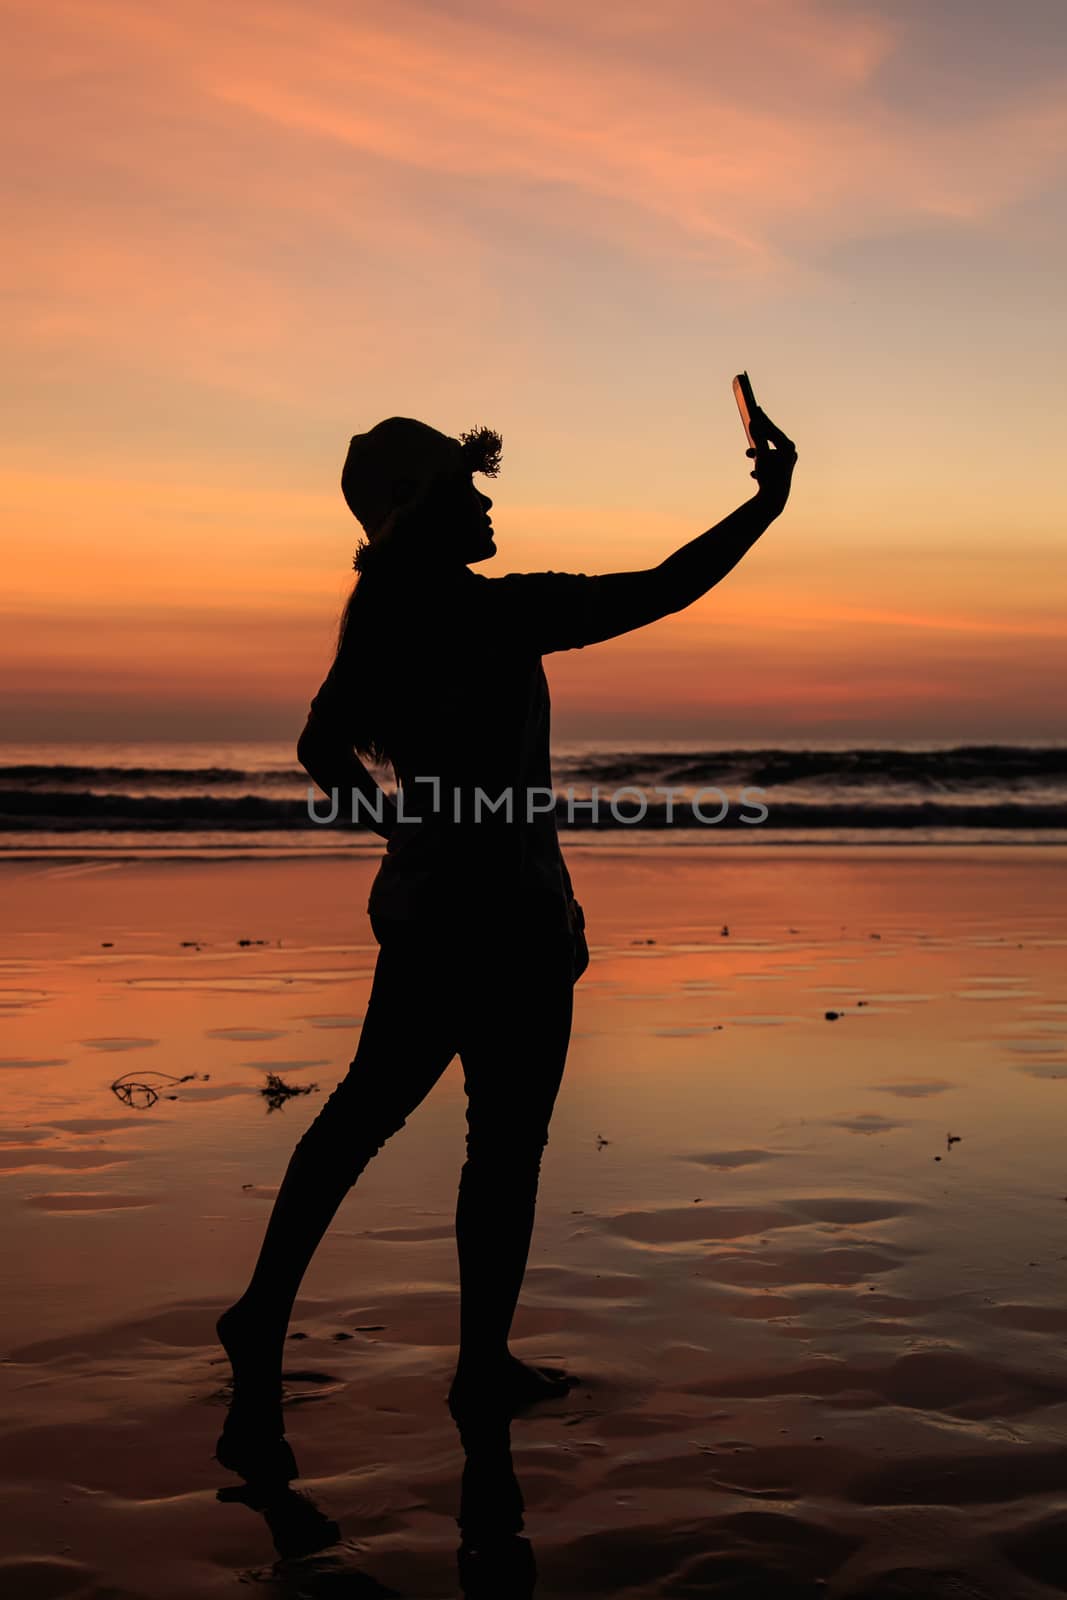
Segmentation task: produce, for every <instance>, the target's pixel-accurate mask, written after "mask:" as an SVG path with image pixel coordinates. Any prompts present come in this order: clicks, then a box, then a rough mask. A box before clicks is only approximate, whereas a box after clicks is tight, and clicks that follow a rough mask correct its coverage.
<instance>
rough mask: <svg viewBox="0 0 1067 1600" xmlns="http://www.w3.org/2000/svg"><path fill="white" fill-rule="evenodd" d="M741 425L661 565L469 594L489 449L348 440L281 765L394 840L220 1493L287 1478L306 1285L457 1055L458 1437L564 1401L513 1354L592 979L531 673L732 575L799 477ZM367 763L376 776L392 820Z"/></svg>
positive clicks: (236, 1368) (402, 434)
mask: <svg viewBox="0 0 1067 1600" xmlns="http://www.w3.org/2000/svg"><path fill="white" fill-rule="evenodd" d="M755 420H756V435H757V438H758V439H759V447H758V448H757V449H756V450H754V451H753V450H750V451H749V452H748V454H749V455H750V456H751V455H754V456H755V463H754V472H753V476H754V477H755V478H756V479H757V484H758V488H757V492H756V493H755V494H754V495H753V496H752V497H751V498H749V499H748V500H746V501H745V502H744V503H743V504H742V505H741V506H739V507H738V508H737V510H735V511H732V512H731V513H730V514H729V516H727V517H726V518H724V519H723V521H722V522H720V523H719V524H718V525H717V526H716V527H713V528H711V529H710V530H709V531H708V532H707V533H703V534H701V535H700V536H699V537H698V538H696V539H694V540H693V541H692V542H691V543H689V544H687V545H685V546H683V547H682V548H681V549H679V550H677V551H675V552H674V554H673V555H670V556H668V557H667V559H666V560H665V561H663V562H662V563H661V564H660V565H659V566H657V567H652V568H649V569H648V570H647V571H641V572H616V573H610V574H607V575H605V576H601V577H585V576H584V575H580V574H573V573H557V572H537V573H522V574H511V575H508V576H505V577H501V578H487V577H485V576H483V575H481V574H478V573H475V572H473V571H472V570H471V568H472V566H473V565H475V564H476V563H478V562H481V561H484V560H486V559H487V558H488V557H490V556H492V555H494V554H495V553H496V546H495V544H494V542H493V530H492V523H491V522H490V519H489V514H488V513H489V508H490V506H491V505H492V501H491V500H490V499H489V497H488V496H487V495H484V494H482V493H481V492H480V491H479V490H478V489H477V488H476V487H475V484H474V482H473V473H474V472H476V471H480V472H484V473H487V474H489V475H495V473H496V471H497V469H498V465H499V454H500V440H499V437H498V436H497V435H496V434H493V433H492V432H490V430H488V429H482V430H481V431H480V432H475V433H470V434H466V435H464V436H463V438H462V440H459V439H452V438H448V437H447V436H446V435H444V434H441V433H438V432H437V431H436V430H435V429H433V428H429V427H426V426H425V425H424V424H423V423H420V422H415V421H412V420H410V419H408V418H404V417H392V418H390V419H389V420H388V421H385V422H381V423H379V424H378V425H377V426H376V427H374V428H372V429H371V430H370V431H369V432H368V433H365V434H360V435H357V437H356V438H354V439H353V440H352V443H351V446H350V448H349V452H348V458H347V460H346V463H345V468H344V473H343V477H342V489H343V492H344V495H345V498H346V500H347V502H348V504H349V506H350V508H351V509H352V511H353V512H354V514H355V515H356V517H357V518H358V519H359V521H360V522H361V523H362V525H363V528H364V530H365V533H366V540H365V542H364V543H363V544H362V546H361V548H360V550H359V553H358V555H357V558H356V567H357V570H358V574H359V576H358V578H357V581H356V585H355V588H354V590H353V593H352V596H351V599H350V600H349V603H348V606H347V608H346V611H345V616H344V618H343V621H342V628H341V636H340V640H339V644H338V649H337V655H336V659H335V660H334V663H333V666H332V667H331V669H330V671H329V673H328V675H327V677H326V680H325V682H324V683H323V684H322V686H321V688H320V689H319V691H318V693H317V694H316V696H315V698H314V700H313V701H312V703H311V712H310V715H309V717H308V721H307V725H306V727H305V729H304V731H303V733H302V734H301V737H300V741H299V745H298V755H299V758H300V760H301V762H302V764H303V765H304V767H305V768H306V770H307V771H308V773H309V774H310V775H311V776H312V778H313V779H314V781H315V783H316V784H318V785H319V787H320V788H321V789H323V790H324V791H325V792H326V793H330V792H331V791H333V790H337V791H339V792H340V805H341V812H342V815H348V813H349V801H350V796H351V797H353V798H356V799H358V802H359V803H360V804H361V805H362V806H363V811H362V814H363V815H364V816H365V817H369V818H370V820H371V825H372V826H373V827H375V829H376V831H377V832H379V833H380V834H381V835H382V836H383V837H384V838H385V839H386V841H387V848H386V852H385V856H384V858H383V861H382V864H381V867H380V869H379V872H378V874H377V876H376V878H375V880H374V885H373V887H372V889H371V894H370V901H369V907H368V909H369V911H370V917H371V924H372V927H373V930H374V933H375V937H376V938H377V940H378V943H379V953H378V959H377V965H376V968H375V973H374V981H373V985H372V989H371V995H370V999H369V1002H368V1006H367V1013H366V1017H365V1019H364V1022H363V1027H362V1031H361V1034H360V1039H359V1044H358V1048H357V1050H356V1054H355V1058H354V1060H353V1061H352V1063H351V1066H350V1067H349V1069H348V1073H347V1076H346V1077H345V1078H344V1079H343V1080H342V1081H341V1082H340V1083H339V1084H338V1086H337V1088H336V1089H335V1090H334V1092H333V1094H332V1095H331V1096H330V1097H329V1099H328V1100H327V1102H326V1104H325V1105H324V1106H323V1108H322V1110H321V1111H320V1113H319V1115H318V1116H317V1117H316V1119H315V1121H314V1122H313V1123H312V1124H311V1126H310V1127H309V1129H308V1130H307V1132H306V1133H305V1134H304V1136H303V1138H302V1139H301V1140H300V1142H299V1143H298V1145H297V1147H296V1149H295V1151H294V1153H293V1156H292V1159H291V1161H290V1163H289V1167H288V1169H287V1171H286V1174H285V1178H284V1181H283V1183H282V1185H281V1188H280V1190H279V1192H278V1196H277V1199H276V1200H275V1204H274V1209H273V1212H272V1214H271V1218H270V1222H269V1223H268V1226H267V1231H266V1235H265V1237H264V1240H263V1245H262V1248H261V1250H260V1255H259V1260H258V1261H257V1263H256V1266H255V1270H254V1272H253V1274H252V1278H251V1281H250V1283H249V1285H248V1288H247V1289H246V1290H245V1292H244V1294H243V1295H242V1296H241V1297H240V1299H239V1300H238V1301H237V1302H236V1304H234V1305H233V1306H231V1307H230V1309H229V1310H228V1311H226V1312H224V1313H223V1315H222V1317H221V1318H220V1319H219V1336H220V1338H221V1340H222V1343H223V1345H224V1347H225V1349H226V1351H227V1354H228V1355H229V1357H230V1360H231V1363H232V1366H233V1376H234V1387H233V1401H232V1404H231V1407H230V1412H229V1415H228V1417H227V1421H226V1425H225V1428H224V1430H223V1433H222V1436H221V1438H220V1439H219V1443H218V1458H219V1460H220V1461H221V1462H222V1463H223V1464H224V1465H225V1466H228V1467H231V1468H233V1469H234V1470H235V1471H237V1472H240V1473H242V1474H245V1475H247V1472H248V1470H249V1469H251V1470H253V1471H256V1472H258V1473H260V1474H261V1475H262V1474H263V1473H265V1472H267V1471H273V1472H275V1473H276V1474H278V1475H281V1476H292V1475H294V1474H295V1464H294V1463H293V1461H292V1456H291V1453H290V1452H289V1449H288V1445H287V1444H286V1442H285V1440H284V1436H283V1427H282V1412H281V1366H282V1351H283V1345H284V1340H285V1335H286V1328H287V1326H288V1322H289V1317H290V1313H291V1311H292V1307H293V1302H294V1299H295V1297H296V1294H297V1291H298V1288H299V1286H300V1282H301V1279H302V1278H303V1276H304V1273H305V1271H306V1269H307V1266H308V1264H309V1262H310V1261H311V1258H312V1256H313V1254H314V1252H315V1249H316V1247H317V1245H318V1244H319V1241H320V1240H321V1239H322V1237H323V1234H324V1233H325V1232H326V1229H327V1228H328V1226H329V1224H330V1221H331V1219H332V1217H333V1215H334V1213H335V1211H336V1210H337V1207H338V1205H339V1204H340V1202H341V1200H342V1199H343V1197H344V1195H345V1194H346V1193H347V1191H348V1189H349V1188H350V1187H351V1186H352V1184H353V1183H354V1182H355V1181H356V1179H357V1177H358V1176H359V1174H360V1173H361V1172H362V1171H363V1169H364V1167H365V1166H366V1165H367V1163H368V1162H369V1161H370V1159H371V1157H372V1156H373V1155H374V1154H375V1153H376V1152H377V1151H378V1150H380V1149H381V1147H382V1145H383V1144H384V1143H385V1141H386V1140H387V1139H388V1138H389V1137H390V1135H391V1134H393V1133H395V1132H396V1131H397V1130H398V1129H399V1128H400V1127H402V1126H403V1123H404V1121H405V1119H406V1118H407V1117H408V1116H410V1114H411V1113H412V1112H413V1111H414V1109H415V1108H416V1106H418V1105H419V1103H420V1102H421V1101H422V1100H423V1099H424V1097H425V1096H426V1095H427V1093H428V1092H429V1090H430V1089H431V1088H432V1087H433V1085H434V1084H435V1083H436V1081H437V1079H438V1078H439V1077H440V1076H441V1074H442V1073H443V1072H444V1070H445V1068H446V1067H447V1066H448V1064H449V1062H450V1061H451V1060H452V1058H453V1056H455V1055H459V1057H460V1059H461V1061H462V1064H463V1073H464V1084H465V1088H466V1092H467V1097H468V1106H467V1129H468V1131H467V1149H466V1161H465V1163H464V1165H463V1168H462V1173H461V1176H460V1184H459V1199H458V1204H457V1209H456V1241H457V1248H458V1255H459V1278H460V1329H459V1332H460V1346H459V1360H458V1364H457V1368H456V1373H455V1377H454V1379H453V1383H452V1387H451V1390H450V1392H449V1401H450V1404H451V1406H452V1410H453V1413H454V1415H456V1416H457V1417H462V1416H464V1415H466V1414H469V1413H470V1412H471V1410H472V1409H478V1408H483V1407H492V1408H493V1409H496V1410H499V1411H502V1412H504V1413H511V1412H514V1411H515V1410H517V1409H519V1408H520V1407H522V1406H525V1405H528V1404H530V1403H532V1402H534V1401H537V1400H540V1399H544V1398H547V1397H551V1396H556V1395H559V1394H563V1393H565V1392H566V1390H567V1388H568V1386H569V1384H570V1383H572V1382H574V1381H576V1380H575V1379H573V1378H569V1377H568V1376H567V1374H565V1373H562V1372H560V1371H558V1370H556V1369H551V1368H543V1367H534V1366H530V1365H528V1364H526V1363H524V1362H522V1361H520V1360H519V1359H518V1358H517V1357H516V1356H514V1355H513V1354H512V1353H511V1352H510V1350H509V1348H508V1334H509V1331H510V1328H511V1322H512V1316H513V1314H514V1311H515V1305H516V1301H517V1298H518V1294H519V1289H520V1287H521V1284H522V1280H523V1275H524V1273H525V1270H526V1260H527V1254H528V1250H529V1245H530V1235H531V1230H532V1227H533V1220H534V1208H535V1204H536V1197H537V1186H538V1178H539V1172H540V1163H541V1156H542V1151H543V1149H544V1146H545V1144H546V1142H547V1139H548V1127H549V1120H550V1118H551V1115H552V1109H553V1105H554V1102H555V1099H556V1094H557V1091H558V1089H559V1085H560V1081H561V1078H562V1074H563V1065H564V1060H565V1057H566V1052H567V1044H568V1040H569V1036H570V1025H571V999H572V989H573V983H574V980H575V978H576V977H577V976H578V975H579V974H580V972H581V971H582V970H583V968H584V964H585V962H586V960H587V959H588V958H587V955H586V952H585V944H584V938H583V936H582V933H581V926H582V917H581V911H580V908H579V907H578V906H577V903H576V902H575V900H574V898H573V895H572V892H571V884H570V878H569V875H568V872H567V868H566V865H565V864H564V861H563V858H562V856H561V854H560V850H559V844H558V841H557V838H556V827H555V818H554V815H553V812H552V809H551V803H550V802H549V803H548V805H546V804H545V800H544V796H545V795H546V794H550V791H551V776H550V767H549V702H548V690H547V685H546V682H545V676H544V672H543V670H542V667H541V657H542V656H544V655H547V654H549V653H550V652H552V651H555V650H572V649H580V648H581V647H582V646H584V645H589V644H595V643H597V642H598V641H601V640H604V639H611V638H614V637H616V636H617V635H619V634H623V633H627V632H629V631H630V630H631V629H634V628H640V627H644V626H645V625H646V624H648V623H650V622H654V621H656V620H657V619H658V618H660V617H663V616H666V615H668V614H669V613H671V612H675V611H680V610H682V609H684V608H685V607H686V606H688V605H691V604H692V602H693V601H694V600H697V599H699V598H700V596H701V595H703V594H705V593H706V592H707V591H708V590H709V589H710V588H712V587H713V585H715V584H716V583H718V582H719V580H720V579H721V578H723V577H724V576H725V575H726V573H728V572H729V571H730V570H731V568H733V567H734V566H736V564H737V562H738V561H740V559H741V557H742V556H743V555H744V554H745V552H746V551H747V550H748V549H749V548H750V546H751V545H752V544H754V543H755V541H756V540H757V539H758V538H759V537H760V535H761V534H762V533H763V532H764V531H765V529H766V528H767V527H768V526H769V524H770V523H771V522H772V521H773V520H774V519H775V518H776V517H777V516H778V515H779V514H780V513H781V511H782V510H783V508H784V506H785V504H786V501H787V499H788V496H789V488H790V482H791V477H792V471H793V466H794V463H795V460H796V452H795V450H794V448H793V445H792V443H791V442H790V440H789V439H787V438H786V436H785V434H783V433H782V432H781V431H780V430H779V429H778V428H776V427H775V426H774V424H773V423H771V422H770V421H769V420H768V418H767V417H766V416H765V415H764V414H763V413H762V412H758V413H757V414H756V419H755ZM356 752H359V754H358V755H357V754H356ZM360 756H363V757H365V758H367V759H369V760H372V761H386V762H388V763H390V764H391V765H392V767H393V769H394V772H395V773H396V776H397V779H398V781H399V783H400V785H401V788H402V791H403V812H402V813H398V811H397V808H396V806H395V805H394V804H393V802H391V801H390V800H388V799H386V798H385V797H384V796H383V795H382V792H381V790H380V789H379V788H378V786H377V784H376V783H375V781H374V779H373V777H372V775H371V774H370V772H368V770H367V768H366V767H365V766H364V765H363V762H362V761H361V760H360ZM479 796H480V797H481V798H480V799H479ZM507 797H510V803H508V798H507ZM375 819H376V820H375ZM408 819H411V820H408ZM418 1181H419V1180H418V1174H417V1173H415V1174H413V1175H412V1190H413V1192H415V1193H417V1192H418Z"/></svg>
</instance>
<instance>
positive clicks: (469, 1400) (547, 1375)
mask: <svg viewBox="0 0 1067 1600" xmlns="http://www.w3.org/2000/svg"><path fill="white" fill-rule="evenodd" d="M580 1382H581V1379H580V1378H576V1377H574V1376H572V1375H571V1374H570V1373H567V1372H564V1370H563V1369H562V1367H541V1366H536V1367H535V1366H531V1365H530V1363H529V1362H526V1361H520V1360H519V1358H518V1356H513V1355H512V1354H511V1352H510V1351H509V1352H508V1354H507V1356H506V1357H505V1360H504V1362H503V1363H502V1364H501V1365H499V1366H488V1365H486V1364H485V1363H484V1362H482V1363H479V1364H478V1365H475V1364H474V1363H473V1362H472V1363H470V1364H469V1365H466V1366H465V1365H464V1364H463V1363H460V1365H459V1366H458V1367H457V1368H456V1375H455V1377H454V1378H453V1380H452V1387H451V1388H450V1389H449V1391H448V1409H449V1411H451V1413H452V1415H453V1417H455V1418H456V1420H457V1421H458V1420H459V1418H460V1417H466V1416H469V1415H470V1414H471V1413H473V1412H487V1411H492V1412H499V1413H501V1414H503V1415H506V1416H513V1415H514V1414H515V1412H517V1411H524V1410H525V1409H526V1407H527V1406H531V1405H536V1404H537V1402H538V1401H539V1400H558V1399H560V1398H561V1397H562V1396H563V1395H565V1394H566V1393H567V1392H568V1390H570V1389H572V1388H573V1387H574V1385H575V1384H576V1383H580Z"/></svg>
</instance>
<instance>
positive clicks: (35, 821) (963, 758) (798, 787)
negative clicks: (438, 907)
mask: <svg viewBox="0 0 1067 1600" xmlns="http://www.w3.org/2000/svg"><path fill="white" fill-rule="evenodd" d="M553 769H554V781H555V786H556V794H557V800H556V810H557V817H558V820H559V825H560V828H561V832H562V833H563V834H564V836H569V837H570V838H571V840H572V842H580V843H581V845H582V846H583V847H587V848H596V847H597V846H598V845H602V844H610V846H611V847H612V848H613V849H614V848H618V847H619V846H620V845H625V846H628V847H632V848H635V849H640V848H642V847H646V846H648V845H649V844H651V843H655V844H658V845H663V844H666V843H670V844H671V845H679V846H686V847H690V848H707V847H709V846H713V845H715V844H716V843H717V842H720V843H721V842H724V841H727V840H728V841H729V842H730V844H731V845H736V844H744V845H746V846H753V847H758V848H767V849H773V848H774V847H775V846H776V845H781V844H801V843H803V844H812V845H829V844H843V843H848V844H876V843H877V844H894V843H907V844H912V845H914V844H920V843H924V842H929V843H938V844H943V843H946V842H949V843H951V842H958V843H961V844H975V843H982V842H990V843H997V844H1001V845H1003V844H1018V845H1027V844H1038V843H1049V844H1051V843H1065V842H1067V744H1056V745H1006V744H995V745H949V744H945V745H932V744H921V745H920V744H915V745H906V746H897V747H892V748H890V747H886V746H884V745H877V746H876V745H855V744H844V743H842V744H830V743H826V744H823V745H820V746H818V747H814V746H811V745H807V744H803V745H802V744H799V743H798V744H796V745H784V744H783V745H777V746H774V747H767V746H757V745H752V746H739V745H732V746H730V747H729V748H723V749H709V748H706V747H701V746H700V745H699V744H698V743H696V742H689V743H687V742H684V741H673V742H672V741H644V742H642V741H631V742H622V741H616V742H610V741H604V742H601V743H593V742H588V743H577V742H573V741H571V742H567V741H559V742H558V743H557V744H556V745H555V748H554V760H553ZM316 793H317V792H316ZM308 795H309V780H308V778H307V775H306V774H305V773H304V772H303V771H302V769H301V768H300V766H299V765H298V763H297V761H296V756H295V751H294V748H293V743H292V741H281V742H275V743H266V742H261V741H260V742H253V741H247V742H245V741H230V742H227V743H211V744H209V743H187V742H181V743H179V742H174V743H125V744H123V743H101V742H92V743H90V742H84V743H74V742H67V743H63V744H47V745H46V744H4V745H0V854H4V855H7V856H8V857H18V858H22V859H26V858H33V857H40V856H49V857H54V856H69V857H74V858H77V859H79V860H95V859H114V858H138V857H150V856H151V857H158V856H174V855H179V856H198V857H232V856H246V855H247V856H261V855H270V856H274V857H284V856H302V855H306V854H308V853H312V852H314V853H317V854H324V853H325V854H334V855H349V854H352V853H360V852H363V851H368V850H370V851H374V852H377V851H379V850H380V849H381V843H380V841H379V839H378V838H377V837H376V836H375V835H374V834H373V833H371V832H369V831H368V830H366V829H365V828H362V827H355V828H354V827H353V826H352V825H351V823H350V822H349V821H347V820H344V819H343V818H342V819H340V820H338V821H336V822H335V823H333V824H332V825H329V824H326V823H323V822H317V821H315V820H313V817H312V815H311V814H310V811H309V803H308ZM594 799H595V800H596V806H595V807H594V805H593V804H592V802H593V800H594ZM317 807H318V810H319V814H320V815H322V816H325V815H326V814H327V812H328V809H329V808H328V806H327V805H326V802H325V800H324V799H323V798H322V797H321V796H318V797H317ZM409 809H411V808H409ZM594 810H595V812H596V815H594Z"/></svg>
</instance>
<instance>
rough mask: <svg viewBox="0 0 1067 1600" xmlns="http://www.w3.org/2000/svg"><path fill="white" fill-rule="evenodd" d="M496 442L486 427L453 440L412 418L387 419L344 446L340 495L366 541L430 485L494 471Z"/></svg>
mask: <svg viewBox="0 0 1067 1600" xmlns="http://www.w3.org/2000/svg"><path fill="white" fill-rule="evenodd" d="M501 443H502V442H501V438H500V435H499V434H498V433H494V432H493V430H492V429H491V428H472V429H471V430H470V431H469V432H467V433H463V434H460V436H459V438H458V439H453V438H451V437H450V435H449V434H447V433H440V432H438V430H437V429H436V428H431V427H429V426H428V424H427V423H425V422H416V421H415V419H414V418H413V417H387V418H386V419H385V421H384V422H379V423H377V424H376V425H375V426H374V427H373V428H371V429H369V430H368V432H366V433H357V434H356V435H355V437H354V438H353V439H352V442H351V443H350V444H349V446H348V454H347V456H346V457H345V464H344V468H343V470H342V472H341V493H342V494H343V495H344V497H345V501H346V503H347V505H348V508H349V510H350V511H351V512H352V514H353V516H355V517H356V518H357V519H358V520H359V521H360V522H361V523H362V524H363V528H364V530H365V532H366V534H367V538H368V539H373V538H374V536H375V534H376V533H377V532H378V530H379V529H380V528H382V526H383V524H384V523H385V522H386V520H387V518H388V517H389V514H390V512H392V511H394V510H395V509H396V508H397V506H398V505H400V504H402V503H405V502H408V501H410V500H412V499H413V498H417V497H418V496H419V495H421V494H422V493H424V492H425V491H426V490H428V489H429V488H430V487H431V486H432V485H433V483H434V482H435V480H437V479H439V478H442V477H449V476H451V475H452V474H455V473H461V472H484V473H485V474H486V476H487V477H490V478H495V477H496V475H497V473H498V472H499V471H500V451H501Z"/></svg>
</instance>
